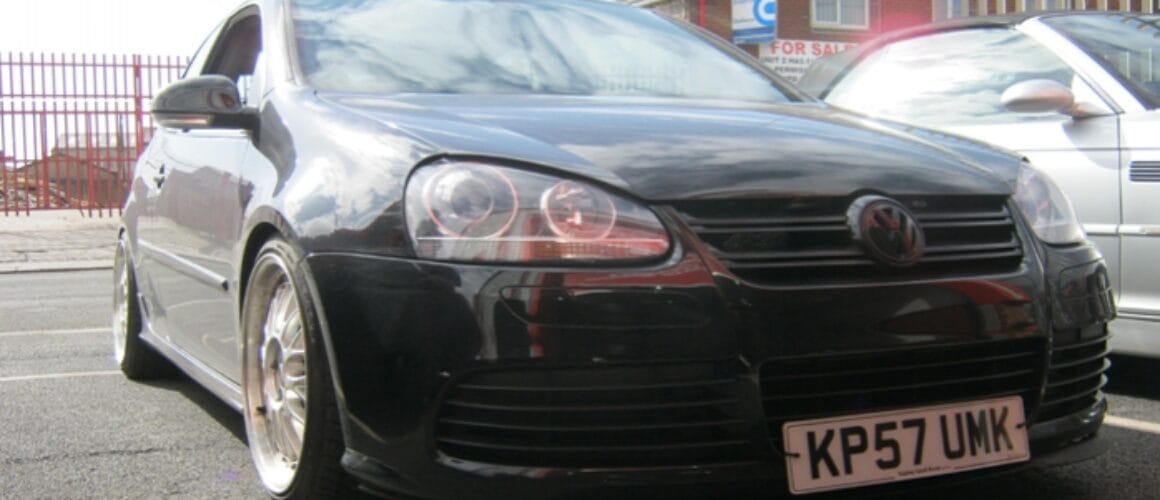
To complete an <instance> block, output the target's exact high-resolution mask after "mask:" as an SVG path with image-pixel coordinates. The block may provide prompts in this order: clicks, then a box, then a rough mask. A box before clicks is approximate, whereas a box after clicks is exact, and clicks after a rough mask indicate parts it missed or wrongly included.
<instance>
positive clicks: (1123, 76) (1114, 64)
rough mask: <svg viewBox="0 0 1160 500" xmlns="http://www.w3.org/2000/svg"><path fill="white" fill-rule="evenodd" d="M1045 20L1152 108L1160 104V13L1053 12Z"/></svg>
mask: <svg viewBox="0 0 1160 500" xmlns="http://www.w3.org/2000/svg"><path fill="white" fill-rule="evenodd" d="M1043 22H1044V23H1046V24H1047V25H1049V26H1051V27H1052V28H1055V29H1056V30H1058V31H1059V32H1061V33H1063V34H1064V35H1065V36H1067V37H1069V38H1071V39H1072V41H1074V42H1075V43H1076V44H1077V45H1079V46H1080V47H1082V48H1083V49H1084V50H1086V51H1087V52H1088V54H1090V55H1091V56H1092V57H1094V58H1096V59H1097V60H1099V61H1101V62H1103V63H1104V65H1105V67H1107V68H1108V70H1110V71H1112V72H1113V73H1115V74H1116V75H1117V76H1118V77H1119V78H1120V80H1121V81H1122V82H1124V84H1125V85H1127V86H1128V87H1129V88H1130V89H1131V90H1133V91H1134V92H1135V93H1136V95H1137V97H1138V98H1139V99H1140V100H1141V101H1143V102H1144V103H1145V104H1146V105H1147V106H1148V107H1149V108H1157V107H1160V16H1127V15H1119V14H1109V15H1104V16H1049V17H1045V18H1044V19H1043Z"/></svg>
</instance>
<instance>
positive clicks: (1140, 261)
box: [799, 12, 1160, 357]
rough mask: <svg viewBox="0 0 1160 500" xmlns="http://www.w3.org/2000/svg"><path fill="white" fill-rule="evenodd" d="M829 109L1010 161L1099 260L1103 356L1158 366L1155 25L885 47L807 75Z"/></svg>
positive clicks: (1116, 18)
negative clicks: (1042, 188) (978, 147)
mask: <svg viewBox="0 0 1160 500" xmlns="http://www.w3.org/2000/svg"><path fill="white" fill-rule="evenodd" d="M799 83H800V84H801V86H802V87H803V88H805V89H806V90H807V91H808V92H811V93H813V94H814V95H817V96H819V97H821V98H823V99H825V100H826V101H827V102H829V103H831V104H833V105H836V106H839V107H843V108H847V109H852V110H855V111H859V112H862V113H865V114H868V115H871V116H875V117H879V118H885V119H889V120H894V121H900V122H905V123H910V124H916V125H920V126H923V127H929V128H936V129H939V130H943V131H948V132H953V133H956V134H959V135H963V136H967V137H971V138H974V139H979V140H983V141H987V142H990V143H992V144H996V145H999V146H1003V147H1006V148H1010V149H1013V150H1016V151H1018V152H1020V153H1022V154H1023V155H1025V157H1027V158H1028V159H1029V160H1030V161H1031V162H1032V163H1034V164H1036V165H1037V166H1039V167H1041V168H1043V169H1044V170H1046V171H1048V172H1049V173H1050V174H1051V175H1052V177H1053V178H1054V180H1055V181H1056V182H1057V183H1058V184H1059V185H1060V187H1062V188H1063V190H1064V192H1065V193H1067V195H1068V196H1069V197H1070V198H1071V201H1072V203H1074V206H1075V209H1076V211H1077V213H1078V215H1079V218H1080V220H1081V221H1082V222H1083V227H1084V230H1086V231H1087V234H1088V236H1090V237H1091V239H1092V240H1094V241H1095V242H1096V243H1097V244H1098V245H1099V247H1100V249H1101V251H1102V252H1103V254H1104V257H1105V258H1106V259H1107V261H1108V267H1109V270H1110V274H1111V280H1112V282H1113V283H1112V285H1113V287H1114V289H1115V291H1116V297H1117V299H1118V305H1119V319H1117V320H1116V321H1115V322H1113V323H1112V329H1113V333H1114V337H1113V341H1112V348H1113V349H1114V350H1116V351H1118V352H1122V353H1129V354H1138V355H1146V356H1151V357H1160V266H1158V265H1157V260H1158V259H1160V111H1158V110H1157V108H1158V107H1160V17H1158V16H1154V15H1133V14H1128V13H1120V12H1116V13H1107V12H1099V13H1097V12H1048V13H1045V12H1040V13H1030V14H1021V15H1014V16H1004V17H988V18H969V19H963V20H957V21H951V22H947V23H940V24H932V25H926V26H920V27H917V28H913V29H910V30H905V31H900V32H896V33H891V34H887V35H884V36H883V37H880V38H878V39H875V40H872V41H870V42H868V43H865V44H863V45H861V46H860V47H858V48H857V49H853V50H851V51H847V52H844V53H841V54H838V55H837V56H833V57H830V58H828V59H824V60H820V61H818V62H816V63H815V64H814V65H813V66H812V67H811V68H810V70H809V71H808V72H807V73H806V75H805V76H804V77H803V78H802V80H801V81H800V82H799Z"/></svg>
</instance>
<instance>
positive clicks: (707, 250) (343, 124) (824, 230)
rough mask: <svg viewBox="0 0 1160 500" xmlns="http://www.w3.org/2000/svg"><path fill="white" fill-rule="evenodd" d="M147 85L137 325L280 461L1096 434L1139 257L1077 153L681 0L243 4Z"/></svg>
mask: <svg viewBox="0 0 1160 500" xmlns="http://www.w3.org/2000/svg"><path fill="white" fill-rule="evenodd" d="M152 106H153V107H152V110H153V116H154V118H155V120H156V121H157V123H158V124H159V125H160V129H159V130H158V132H157V133H156V135H155V137H154V139H153V141H152V143H151V144H150V145H149V147H148V149H147V150H146V151H145V152H144V154H143V155H142V157H141V158H140V160H139V161H138V163H137V165H136V171H135V175H134V178H133V183H132V192H131V193H130V195H129V197H128V200H127V202H126V205H125V210H124V224H123V228H122V230H121V232H120V240H119V244H118V246H117V254H116V257H117V259H116V268H115V301H114V306H115V307H114V334H115V347H116V359H117V362H118V363H119V365H120V367H121V369H122V370H123V371H124V372H125V374H126V375H127V376H129V377H130V378H133V379H145V378H150V377H157V376H161V375H164V374H166V373H169V372H170V371H171V369H172V367H173V366H176V367H178V368H180V369H181V370H182V371H184V372H185V373H187V374H188V375H189V376H190V377H192V378H193V379H194V380H196V381H198V382H199V383H201V384H203V385H204V386H206V387H207V388H209V389H210V390H211V391H212V392H214V393H215V394H217V395H218V396H220V397H221V398H222V399H223V400H225V401H226V402H227V403H229V404H231V405H233V406H234V407H236V408H237V409H238V410H240V411H241V413H242V414H243V415H244V419H245V423H246V434H247V437H248V441H249V445H250V447H251V449H252V454H253V459H254V464H255V469H256V471H257V475H258V477H260V479H261V483H262V485H263V487H264V488H265V489H266V490H267V491H268V492H269V493H270V494H271V495H272V496H274V497H279V498H291V497H293V498H318V497H341V496H343V495H344V494H345V493H344V492H349V491H351V488H354V487H360V488H361V489H362V490H363V491H369V492H373V493H378V494H381V495H384V496H389V497H393V498H492V497H495V498H499V497H503V498H540V497H553V496H559V495H562V494H580V495H584V494H587V493H590V492H593V491H597V490H600V491H607V490H610V489H612V490H615V489H620V488H625V489H630V490H640V489H644V490H649V489H652V488H659V487H662V486H668V487H671V486H672V485H685V484H693V483H696V484H729V485H734V486H737V487H740V488H742V490H741V491H750V492H754V493H756V494H758V495H760V496H778V495H780V494H788V493H793V494H809V493H817V492H826V491H835V490H843V489H847V488H871V491H881V490H879V489H881V488H887V489H892V488H902V487H913V486H921V485H924V484H930V483H931V481H935V482H937V481H941V480H943V479H945V477H942V478H936V476H947V475H950V477H951V478H952V479H956V478H959V477H961V476H964V475H967V476H975V475H980V474H987V473H991V472H1000V471H1009V470H1013V469H1017V468H1020V467H1025V466H1027V465H1028V464H1033V463H1036V461H1039V460H1043V459H1049V458H1050V459H1052V460H1063V459H1078V458H1082V457H1085V456H1090V455H1091V454H1093V453H1095V452H1097V451H1098V448H1099V446H1098V444H1099V443H1100V441H1098V440H1094V439H1091V438H1093V437H1094V436H1095V435H1096V432H1097V430H1098V429H1099V426H1100V423H1101V420H1102V418H1103V415H1104V412H1105V407H1106V403H1105V400H1104V397H1103V395H1102V394H1101V392H1100V389H1101V386H1102V385H1103V383H1104V375H1103V373H1104V370H1105V368H1106V366H1107V365H1106V361H1105V342H1106V323H1107V321H1108V320H1110V319H1111V318H1112V316H1113V309H1112V304H1111V299H1110V296H1109V293H1108V280H1107V277H1106V271H1105V267H1104V263H1103V260H1102V259H1101V257H1100V255H1099V254H1098V253H1097V251H1096V250H1095V249H1094V248H1093V247H1092V245H1091V244H1090V243H1089V242H1088V241H1086V240H1085V238H1084V235H1083V233H1082V231H1081V230H1080V229H1079V227H1078V226H1077V223H1076V220H1075V216H1074V214H1073V213H1072V210H1071V206H1070V204H1069V202H1068V200H1067V199H1066V198H1065V197H1064V196H1063V195H1062V194H1060V192H1059V190H1058V188H1056V187H1055V186H1054V184H1052V182H1051V181H1049V180H1048V179H1047V178H1046V177H1044V176H1043V175H1042V174H1040V173H1039V172H1038V171H1037V170H1036V169H1035V167H1033V166H1032V165H1029V164H1028V163H1027V162H1025V161H1023V160H1022V159H1021V158H1019V157H1018V156H1013V155H1011V154H1008V153H1006V152H1003V151H998V150H994V149H991V148H988V147H985V146H982V145H979V144H977V143H973V142H970V141H967V140H964V139H960V138H956V137H953V136H949V135H942V134H938V133H933V132H928V131H924V130H919V129H913V130H904V129H901V128H899V127H897V126H893V125H884V124H879V123H875V122H872V121H869V120H866V119H863V118H861V117H858V116H856V115H852V114H848V113H845V112H841V111H838V110H834V109H832V108H830V107H829V106H827V105H825V104H823V103H820V102H818V101H815V100H813V99H810V98H808V97H806V96H804V95H803V94H801V93H799V92H798V91H797V90H795V89H794V88H792V87H790V86H789V85H787V84H785V83H784V82H783V81H781V80H779V79H778V78H777V77H775V76H774V75H773V74H772V73H771V72H770V71H769V70H768V69H767V68H765V67H763V66H761V65H760V64H759V63H758V62H756V61H755V60H754V59H752V58H750V57H749V56H747V55H745V54H744V53H742V52H740V51H738V50H737V49H736V48H734V47H732V46H730V45H729V44H727V43H725V42H723V41H721V40H719V39H717V38H715V37H713V36H712V35H709V34H707V33H705V32H703V31H700V30H698V29H696V28H693V27H690V26H687V25H684V24H682V23H679V22H675V21H673V20H670V19H668V18H665V17H663V16H661V15H658V14H655V13H652V12H649V11H645V10H639V9H635V8H631V7H627V6H624V5H620V4H614V3H606V2H597V1H583V0H552V1H521V0H264V1H252V2H246V3H245V4H243V5H242V6H241V7H240V8H239V9H238V10H237V11H236V12H235V13H234V14H233V15H232V16H230V17H229V18H228V19H226V20H224V22H223V23H222V24H221V25H220V26H219V28H218V29H217V30H215V31H214V33H213V35H212V36H211V37H210V38H209V39H208V40H207V42H206V43H205V44H204V46H203V47H202V48H201V49H200V51H199V52H198V53H197V55H196V56H195V57H194V58H193V60H192V62H191V63H190V66H189V69H188V70H187V72H186V74H185V77H184V78H183V79H182V80H180V81H179V82H177V83H174V84H173V85H171V86H169V87H168V88H167V89H165V90H164V91H162V92H161V93H160V94H159V95H158V96H157V98H156V99H155V101H154V102H153V105H152ZM899 482H901V483H902V484H895V483H899ZM738 485H740V486H738ZM745 488H750V489H748V490H746V489H745ZM670 491H671V490H670ZM888 491H891V490H888Z"/></svg>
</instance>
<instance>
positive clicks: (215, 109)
mask: <svg viewBox="0 0 1160 500" xmlns="http://www.w3.org/2000/svg"><path fill="white" fill-rule="evenodd" d="M150 113H152V115H153V119H154V120H157V122H158V123H160V124H161V125H162V126H164V127H171V128H181V129H207V128H244V129H250V130H253V128H254V127H255V125H256V123H257V115H256V113H254V111H253V110H252V109H249V108H246V107H245V106H243V105H242V100H241V97H240V96H239V95H238V87H237V85H235V84H234V82H233V80H230V79H229V78H226V77H224V76H221V75H205V76H198V77H194V78H186V79H184V80H179V81H177V82H174V83H173V84H171V85H169V86H168V87H165V88H164V89H163V90H162V91H161V92H160V93H158V94H157V96H156V97H154V98H153V108H152V109H151V110H150Z"/></svg>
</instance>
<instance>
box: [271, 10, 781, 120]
mask: <svg viewBox="0 0 1160 500" xmlns="http://www.w3.org/2000/svg"><path fill="white" fill-rule="evenodd" d="M293 22H294V34H295V40H296V43H297V49H298V59H299V67H300V70H301V71H302V73H303V74H304V76H305V78H306V79H307V81H308V82H309V83H310V84H311V85H313V86H315V87H317V88H320V89H325V90H339V91H347V92H371V93H451V94H567V95H611V96H628V95H633V96H636V95H643V96H658V97H687V98H707V99H732V100H746V101H774V102H780V101H786V100H787V99H788V98H787V96H786V94H785V93H784V92H783V91H781V90H779V88H778V87H777V84H776V83H775V82H774V80H773V79H772V78H771V77H770V76H769V73H765V72H763V70H761V69H758V67H757V66H756V65H754V64H753V63H750V62H747V61H745V60H744V59H742V58H739V57H734V56H732V55H730V54H728V53H727V52H726V51H725V49H723V48H720V47H718V46H715V45H714V44H712V43H710V42H709V41H708V40H707V39H706V38H703V37H702V36H701V35H698V34H696V33H695V32H694V31H692V30H690V29H688V28H686V27H684V26H682V25H680V24H678V23H677V22H674V21H672V20H669V19H668V18H666V17H662V16H661V15H658V14H655V13H653V12H650V11H646V10H643V9H636V8H630V7H627V6H623V5H616V4H611V3H603V2H590V1H572V0H553V1H551V2H531V1H526V2H525V1H517V0H394V1H375V0H296V1H294V2H293Z"/></svg>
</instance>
